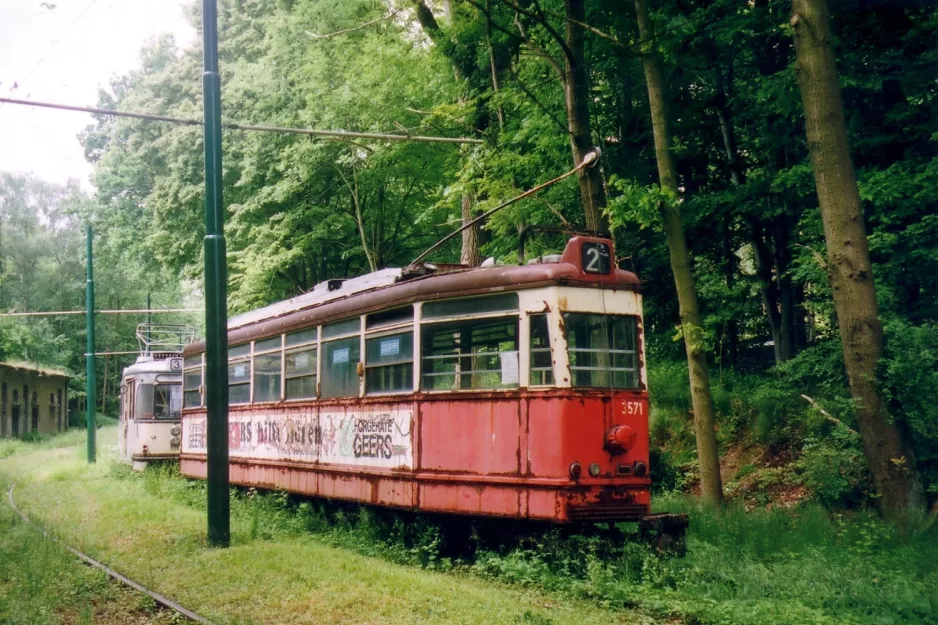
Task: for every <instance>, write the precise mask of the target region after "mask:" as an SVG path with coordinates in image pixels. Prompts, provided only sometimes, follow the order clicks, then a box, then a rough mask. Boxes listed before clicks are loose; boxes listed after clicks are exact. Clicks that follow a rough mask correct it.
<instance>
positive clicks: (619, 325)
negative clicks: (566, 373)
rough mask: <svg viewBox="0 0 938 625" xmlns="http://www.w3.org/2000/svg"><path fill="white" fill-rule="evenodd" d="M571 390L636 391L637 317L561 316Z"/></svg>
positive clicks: (586, 314)
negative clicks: (571, 379)
mask: <svg viewBox="0 0 938 625" xmlns="http://www.w3.org/2000/svg"><path fill="white" fill-rule="evenodd" d="M563 319H564V327H565V328H566V334H567V352H568V354H569V357H570V372H571V373H572V374H573V386H586V387H606V388H638V386H639V374H638V349H637V344H638V341H637V336H636V335H637V330H638V322H637V317H632V316H626V315H597V314H589V313H564V316H563Z"/></svg>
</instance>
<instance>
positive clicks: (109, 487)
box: [0, 428, 647, 625]
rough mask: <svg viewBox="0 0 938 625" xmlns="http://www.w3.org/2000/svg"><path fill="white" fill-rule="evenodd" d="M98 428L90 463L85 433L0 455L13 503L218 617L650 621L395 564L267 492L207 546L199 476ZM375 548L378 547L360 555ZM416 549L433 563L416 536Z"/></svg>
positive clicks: (241, 508) (240, 505)
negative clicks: (116, 450)
mask: <svg viewBox="0 0 938 625" xmlns="http://www.w3.org/2000/svg"><path fill="white" fill-rule="evenodd" d="M100 434H101V437H100V440H101V442H102V444H101V445H100V453H99V462H98V464H97V465H95V466H92V467H89V466H88V465H87V464H86V463H85V461H84V448H83V446H82V445H81V444H80V443H81V440H80V439H81V437H80V436H76V435H72V434H67V435H64V436H63V437H59V438H60V439H61V441H60V442H61V443H62V444H63V445H64V444H65V443H70V444H71V446H59V445H58V444H57V443H56V442H55V439H53V440H52V441H42V442H39V443H35V444H32V445H34V446H27V447H26V448H25V449H24V448H21V447H17V450H16V453H15V454H12V455H9V456H8V457H6V458H5V459H3V460H0V481H2V482H3V485H4V487H6V486H8V484H9V482H10V481H11V480H13V479H15V480H16V481H17V486H16V497H17V503H18V504H19V505H20V507H21V508H23V509H24V510H25V511H26V513H27V514H29V515H30V516H31V517H34V518H36V519H38V520H40V521H41V522H42V523H43V524H44V525H45V526H46V527H49V528H51V529H54V531H55V532H57V533H58V534H59V535H60V536H61V537H62V538H63V539H64V540H65V541H67V542H68V543H70V544H72V545H74V546H76V547H78V548H79V549H82V550H83V551H86V552H88V553H90V554H91V555H93V556H95V557H98V558H99V559H101V560H103V561H105V562H106V563H108V564H109V565H111V566H113V567H114V568H116V569H118V570H120V571H121V572H123V573H125V574H127V575H129V576H130V577H132V578H134V579H137V580H138V581H140V582H141V583H143V584H144V585H147V586H149V587H151V588H153V589H155V590H157V591H159V592H161V593H163V594H165V595H167V596H169V597H172V598H174V599H176V600H177V601H179V602H180V603H182V604H183V605H185V606H186V607H188V608H190V609H193V610H195V611H197V612H199V613H201V614H203V615H205V616H206V617H208V618H210V619H212V620H214V621H216V622H219V623H339V624H341V623H355V624H366V623H388V624H398V623H407V624H411V623H485V624H486V625H488V624H493V623H519V624H521V623H525V624H526V623H540V624H548V623H550V624H554V625H561V624H566V623H571V624H572V623H597V624H599V623H620V622H621V623H625V622H628V623H637V622H647V620H646V619H644V618H642V617H641V615H638V614H636V613H634V612H628V611H621V610H620V611H610V610H608V609H605V608H603V607H602V606H598V605H596V604H595V603H593V602H590V601H587V600H584V599H580V598H574V597H570V596H560V595H558V594H556V593H546V592H544V591H542V590H539V589H533V588H512V587H509V586H507V585H505V584H502V583H499V582H496V581H491V580H484V579H480V578H479V577H478V576H474V575H469V574H466V573H465V572H459V571H449V572H438V571H433V570H428V569H424V568H420V567H415V566H407V565H402V564H397V563H395V562H394V561H393V560H395V559H396V558H398V557H399V556H400V555H401V554H400V553H398V554H397V555H395V554H390V557H386V555H387V554H385V551H386V549H385V548H384V547H383V546H382V545H384V544H386V543H382V541H381V540H378V539H375V540H374V541H373V543H372V544H371V545H368V544H360V545H359V548H358V549H355V550H353V549H347V548H342V547H337V546H334V543H336V542H337V541H336V540H330V539H329V537H328V536H329V535H328V533H319V534H309V533H307V532H306V531H304V530H303V526H302V525H300V524H299V523H300V522H299V521H298V520H297V519H302V518H304V516H303V513H300V512H298V511H291V510H288V509H287V507H286V506H283V505H280V504H279V503H278V502H277V500H276V499H275V496H270V495H266V496H258V497H257V498H256V499H255V498H247V497H236V498H235V500H234V502H233V509H234V513H233V521H232V546H231V548H229V549H224V550H222V549H210V548H208V547H207V546H206V544H205V524H206V519H205V514H204V511H203V509H202V507H203V505H202V503H201V502H202V501H204V495H203V494H202V488H203V485H202V484H201V483H199V482H188V481H186V480H182V479H181V478H178V477H174V476H172V475H171V474H169V473H167V472H165V471H164V472H159V471H155V472H147V473H146V474H144V475H142V476H141V475H137V474H132V473H131V472H130V471H128V470H127V469H126V468H125V467H123V466H122V465H118V464H116V462H114V459H113V443H114V441H113V439H114V438H115V434H116V433H115V429H114V428H105V429H103V430H101V432H100ZM68 437H71V438H68ZM17 445H19V444H17ZM307 514H311V513H307ZM309 518H317V517H315V516H313V517H309ZM336 531H338V530H336ZM357 540H358V541H359V542H361V543H364V541H365V535H363V534H359V535H357ZM410 549H412V548H407V549H404V548H402V551H409V550H410ZM427 550H430V551H432V545H431V546H424V549H423V551H424V552H426V551H427ZM369 551H372V552H374V553H375V555H374V556H369V555H363V554H364V553H368V552H369ZM416 553H417V555H416V556H415V558H416V560H420V559H422V560H423V561H424V562H425V563H427V564H431V565H432V563H431V562H430V560H432V559H433V558H432V557H423V556H420V553H421V548H420V547H419V546H417V547H416ZM416 560H415V561H416ZM0 622H2V621H0Z"/></svg>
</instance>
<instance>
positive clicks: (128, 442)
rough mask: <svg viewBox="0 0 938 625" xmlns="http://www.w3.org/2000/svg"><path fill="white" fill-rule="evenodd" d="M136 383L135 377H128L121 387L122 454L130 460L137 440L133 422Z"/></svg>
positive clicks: (120, 439) (120, 438) (120, 440)
mask: <svg viewBox="0 0 938 625" xmlns="http://www.w3.org/2000/svg"><path fill="white" fill-rule="evenodd" d="M134 387H135V384H134V379H133V378H127V380H126V381H125V382H124V384H123V386H122V388H121V419H120V436H119V437H118V438H119V445H120V456H121V458H124V459H125V460H128V461H129V460H130V457H131V456H132V455H133V444H134V441H135V440H136V429H137V428H136V427H135V426H136V423H134V422H133V416H134V395H135V394H136V391H135V388H134Z"/></svg>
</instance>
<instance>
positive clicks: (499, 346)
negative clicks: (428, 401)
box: [420, 317, 518, 391]
mask: <svg viewBox="0 0 938 625" xmlns="http://www.w3.org/2000/svg"><path fill="white" fill-rule="evenodd" d="M420 338H421V341H422V348H421V351H422V353H421V358H422V360H421V362H422V369H423V380H422V386H423V388H424V389H425V390H431V391H440V390H449V389H453V390H467V389H473V390H478V389H499V388H516V387H517V386H518V319H517V318H514V317H512V318H511V319H505V318H495V319H491V318H489V319H471V320H466V321H451V322H444V323H433V324H424V325H423V326H422V327H421V335H420Z"/></svg>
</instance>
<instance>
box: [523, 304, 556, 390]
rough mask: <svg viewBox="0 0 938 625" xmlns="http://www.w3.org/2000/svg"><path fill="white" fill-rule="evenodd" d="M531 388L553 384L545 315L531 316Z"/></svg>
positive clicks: (552, 369)
mask: <svg viewBox="0 0 938 625" xmlns="http://www.w3.org/2000/svg"><path fill="white" fill-rule="evenodd" d="M528 319H530V323H531V382H530V384H531V386H549V385H551V384H553V383H554V368H553V359H552V358H551V355H550V333H549V332H548V329H547V315H544V314H541V315H531V316H530V317H528Z"/></svg>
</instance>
